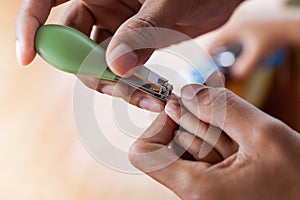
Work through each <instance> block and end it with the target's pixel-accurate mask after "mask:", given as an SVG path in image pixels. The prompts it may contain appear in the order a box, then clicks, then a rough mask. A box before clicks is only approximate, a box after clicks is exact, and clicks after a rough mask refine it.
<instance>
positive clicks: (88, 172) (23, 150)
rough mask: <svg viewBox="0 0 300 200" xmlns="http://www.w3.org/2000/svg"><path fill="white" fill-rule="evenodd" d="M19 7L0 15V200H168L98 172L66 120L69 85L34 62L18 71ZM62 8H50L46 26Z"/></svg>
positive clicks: (121, 176)
mask: <svg viewBox="0 0 300 200" xmlns="http://www.w3.org/2000/svg"><path fill="white" fill-rule="evenodd" d="M20 5H21V1H20V0H17V1H6V2H3V1H2V2H1V7H0V24H1V31H0V40H1V42H0V44H1V46H0V58H1V63H0V72H1V73H0V106H1V107H0V174H1V175H0V176H1V179H0V199H6V200H19V199H22V200H35V199H56V200H59V199H61V200H68V199H70V200H76V199H89V200H93V199H107V200H109V199H145V200H146V199H176V197H174V194H173V193H172V192H170V191H169V190H167V189H165V188H164V187H162V186H161V185H159V184H158V183H156V182H155V181H153V180H151V179H150V178H148V177H146V176H145V175H130V174H125V173H120V172H117V171H114V170H112V169H109V168H107V167H105V166H103V165H101V164H100V163H98V162H97V161H95V160H94V159H93V158H92V157H91V156H90V155H89V154H88V153H87V151H86V150H85V149H84V148H83V147H82V145H81V144H80V141H79V138H78V137H77V133H76V128H75V124H74V120H73V112H72V97H73V90H74V84H75V81H76V78H75V77H73V76H71V75H67V74H65V73H61V72H59V71H57V70H55V69H53V68H51V67H49V66H48V65H47V64H45V62H43V61H42V60H40V59H36V60H35V61H34V63H33V64H31V65H30V66H29V67H26V68H22V67H20V66H19V65H18V64H17V61H16V58H15V48H14V43H15V36H14V26H15V19H16V16H17V12H18V9H19V7H20ZM65 8H66V6H63V7H59V8H56V9H55V10H54V12H53V15H52V17H51V20H50V21H57V20H58V19H59V17H60V14H63V12H62V11H63V10H64V9H65ZM99 98H104V99H105V98H107V97H105V96H103V97H99ZM119 142H122V141H119Z"/></svg>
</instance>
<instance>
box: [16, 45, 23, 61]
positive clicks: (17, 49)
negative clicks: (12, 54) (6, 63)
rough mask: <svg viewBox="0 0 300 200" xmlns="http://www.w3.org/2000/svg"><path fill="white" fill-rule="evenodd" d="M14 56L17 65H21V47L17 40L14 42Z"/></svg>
mask: <svg viewBox="0 0 300 200" xmlns="http://www.w3.org/2000/svg"><path fill="white" fill-rule="evenodd" d="M16 56H17V60H18V63H19V65H22V46H21V44H20V41H19V40H16Z"/></svg>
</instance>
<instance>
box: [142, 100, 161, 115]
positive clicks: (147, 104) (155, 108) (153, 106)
mask: <svg viewBox="0 0 300 200" xmlns="http://www.w3.org/2000/svg"><path fill="white" fill-rule="evenodd" d="M139 106H140V107H141V108H143V109H146V110H149V111H152V112H161V111H162V110H163V107H162V106H161V105H159V104H158V103H157V102H156V101H154V100H153V99H150V98H143V99H141V100H140V102H139Z"/></svg>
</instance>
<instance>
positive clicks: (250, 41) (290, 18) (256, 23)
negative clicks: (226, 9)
mask: <svg viewBox="0 0 300 200" xmlns="http://www.w3.org/2000/svg"><path fill="white" fill-rule="evenodd" d="M299 24H300V8H297V7H292V6H287V5H286V3H285V1H283V0H271V1H260V0H253V1H245V2H243V3H242V4H241V5H240V6H239V7H238V8H237V9H236V10H235V11H234V13H233V15H232V16H231V18H230V20H228V22H227V23H226V24H225V25H224V26H222V27H221V28H220V29H218V30H217V31H216V32H217V33H216V35H215V37H214V39H213V41H212V44H211V46H210V47H208V48H209V51H210V52H211V53H213V52H214V49H216V48H217V47H219V46H226V45H228V44H230V43H236V42H238V43H240V44H241V45H242V46H243V52H242V54H241V55H240V56H239V58H238V59H237V61H236V63H235V65H234V66H233V68H232V75H233V77H234V78H236V79H245V78H247V77H248V76H249V75H250V74H251V72H252V71H253V70H254V69H255V66H257V64H258V63H259V62H261V61H262V60H263V59H264V58H266V57H267V56H270V55H271V54H272V53H274V51H276V50H278V49H280V48H284V47H286V46H293V45H294V46H299V45H300V37H299V33H300V28H299V27H300V26H299Z"/></svg>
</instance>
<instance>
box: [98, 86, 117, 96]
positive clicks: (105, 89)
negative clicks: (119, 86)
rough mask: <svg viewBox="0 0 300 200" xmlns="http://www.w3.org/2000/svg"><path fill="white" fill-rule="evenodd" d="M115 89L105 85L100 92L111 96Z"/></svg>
mask: <svg viewBox="0 0 300 200" xmlns="http://www.w3.org/2000/svg"><path fill="white" fill-rule="evenodd" d="M114 89H115V87H114V86H112V85H105V86H103V87H102V88H101V92H102V93H104V94H108V95H111V96H112V95H113V93H114Z"/></svg>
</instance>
